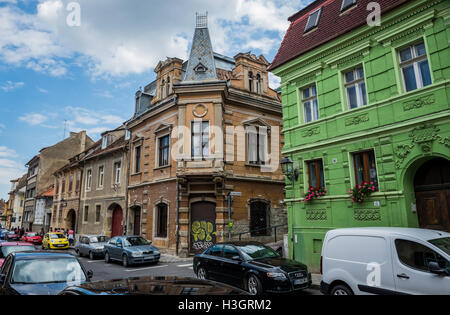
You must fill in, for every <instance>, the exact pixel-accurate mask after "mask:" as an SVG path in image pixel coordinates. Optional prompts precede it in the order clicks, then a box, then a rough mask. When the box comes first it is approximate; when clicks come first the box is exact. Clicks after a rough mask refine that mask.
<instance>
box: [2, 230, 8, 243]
mask: <svg viewBox="0 0 450 315" xmlns="http://www.w3.org/2000/svg"><path fill="white" fill-rule="evenodd" d="M7 233H8V230H6V229H1V230H0V240H6V234H7Z"/></svg>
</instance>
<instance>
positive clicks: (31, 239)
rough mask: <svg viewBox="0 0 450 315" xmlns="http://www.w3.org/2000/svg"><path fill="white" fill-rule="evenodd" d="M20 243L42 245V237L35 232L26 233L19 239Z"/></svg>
mask: <svg viewBox="0 0 450 315" xmlns="http://www.w3.org/2000/svg"><path fill="white" fill-rule="evenodd" d="M20 240H21V241H22V242H28V243H31V244H34V245H42V237H41V236H39V234H37V233H35V232H27V233H25V235H24V236H22V238H21V239H20Z"/></svg>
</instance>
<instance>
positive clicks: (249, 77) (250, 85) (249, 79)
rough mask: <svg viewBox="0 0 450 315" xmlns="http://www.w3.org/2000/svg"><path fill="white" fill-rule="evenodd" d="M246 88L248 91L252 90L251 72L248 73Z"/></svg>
mask: <svg viewBox="0 0 450 315" xmlns="http://www.w3.org/2000/svg"><path fill="white" fill-rule="evenodd" d="M248 88H249V90H250V92H253V72H249V73H248Z"/></svg>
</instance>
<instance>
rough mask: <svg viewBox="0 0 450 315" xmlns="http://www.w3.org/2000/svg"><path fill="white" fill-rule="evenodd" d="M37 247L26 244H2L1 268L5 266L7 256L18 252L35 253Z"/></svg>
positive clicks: (0, 246) (0, 249) (0, 252)
mask: <svg viewBox="0 0 450 315" xmlns="http://www.w3.org/2000/svg"><path fill="white" fill-rule="evenodd" d="M34 250H35V247H34V246H33V245H32V244H30V243H24V242H3V243H0V267H1V266H2V265H3V262H4V261H5V258H6V256H8V255H9V254H11V253H16V252H26V251H34Z"/></svg>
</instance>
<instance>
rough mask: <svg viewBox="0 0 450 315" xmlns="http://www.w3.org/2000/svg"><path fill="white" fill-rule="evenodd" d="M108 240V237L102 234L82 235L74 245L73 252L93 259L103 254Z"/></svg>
mask: <svg viewBox="0 0 450 315" xmlns="http://www.w3.org/2000/svg"><path fill="white" fill-rule="evenodd" d="M108 241H109V237H107V236H104V235H84V236H81V237H80V239H79V241H78V242H77V244H76V245H75V252H76V253H77V254H78V255H79V256H80V257H81V256H89V259H91V260H94V259H95V258H97V257H102V258H103V257H104V256H105V251H104V249H105V245H106V243H107V242H108Z"/></svg>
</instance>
